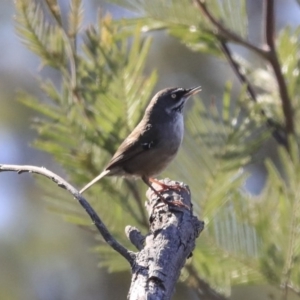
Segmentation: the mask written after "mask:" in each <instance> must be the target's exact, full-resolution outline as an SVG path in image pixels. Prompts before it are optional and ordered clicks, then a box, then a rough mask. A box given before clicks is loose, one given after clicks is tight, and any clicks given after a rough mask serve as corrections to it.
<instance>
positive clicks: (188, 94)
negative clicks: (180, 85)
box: [184, 85, 202, 99]
mask: <svg viewBox="0 0 300 300" xmlns="http://www.w3.org/2000/svg"><path fill="white" fill-rule="evenodd" d="M201 90H202V89H201V86H200V85H199V86H196V87H193V88H191V89H187V90H186V94H185V95H184V98H186V99H187V98H189V97H191V96H193V95H195V94H197V93H199V92H200V91H201Z"/></svg>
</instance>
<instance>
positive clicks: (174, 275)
mask: <svg viewBox="0 0 300 300" xmlns="http://www.w3.org/2000/svg"><path fill="white" fill-rule="evenodd" d="M161 182H163V183H165V184H168V185H174V184H178V182H174V181H170V180H168V179H165V180H161ZM180 185H181V186H183V187H184V188H185V189H186V190H184V189H181V190H169V191H166V192H164V194H163V195H164V197H168V200H169V201H170V202H169V204H165V203H163V202H162V201H161V200H160V199H159V198H158V197H157V195H156V194H155V193H153V191H152V190H150V189H149V190H148V191H147V198H148V201H147V203H146V208H147V211H148V214H149V222H150V232H149V234H148V235H147V236H146V237H144V236H142V235H141V233H140V232H139V231H138V229H136V228H134V227H130V226H128V227H127V228H126V233H127V236H128V238H129V239H130V241H131V242H132V243H133V244H134V245H135V246H136V247H137V248H138V250H140V251H139V252H138V253H137V254H136V258H135V261H134V263H133V265H132V281H131V287H130V290H129V294H128V299H130V300H144V299H147V300H152V299H153V300H154V299H155V300H160V299H163V300H167V299H171V297H172V295H173V293H174V291H175V284H176V282H177V280H178V278H179V275H180V271H181V269H182V268H183V266H184V264H185V261H186V259H187V258H188V257H189V256H191V254H192V251H193V249H194V248H195V241H196V238H197V237H198V236H199V234H200V232H201V231H202V230H203V228H204V223H203V222H202V221H199V220H198V219H197V217H195V216H194V215H193V209H192V204H191V195H190V193H189V190H188V187H187V186H186V185H183V184H180ZM154 187H155V185H154ZM156 188H157V189H158V186H156ZM178 200H179V201H182V202H183V203H184V204H185V205H186V206H188V207H190V209H187V208H185V207H178V206H175V205H172V201H178Z"/></svg>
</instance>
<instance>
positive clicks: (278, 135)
mask: <svg viewBox="0 0 300 300" xmlns="http://www.w3.org/2000/svg"><path fill="white" fill-rule="evenodd" d="M220 46H221V50H222V51H223V53H224V55H225V57H226V59H227V61H228V63H229V65H230V66H231V68H232V70H233V71H234V73H235V74H236V76H237V78H238V79H239V80H240V82H241V83H242V84H245V85H246V88H247V92H248V93H249V95H250V97H251V99H252V100H253V101H254V102H257V96H256V93H255V91H254V88H253V87H252V85H251V83H250V82H249V80H248V78H247V77H246V76H245V75H244V74H243V73H242V72H241V69H240V65H239V64H238V63H237V62H236V61H235V60H234V59H233V57H232V53H231V51H230V49H229V48H228V45H227V43H226V42H225V41H220ZM260 113H261V115H262V116H263V117H264V118H266V123H267V126H268V127H269V128H270V129H271V131H272V135H273V137H274V139H275V140H276V141H277V143H278V144H280V145H283V146H285V147H287V145H288V141H287V136H286V134H285V130H284V128H282V126H281V124H278V123H277V122H275V121H274V120H272V119H271V118H269V117H268V116H267V115H266V113H265V111H264V110H263V109H261V110H260Z"/></svg>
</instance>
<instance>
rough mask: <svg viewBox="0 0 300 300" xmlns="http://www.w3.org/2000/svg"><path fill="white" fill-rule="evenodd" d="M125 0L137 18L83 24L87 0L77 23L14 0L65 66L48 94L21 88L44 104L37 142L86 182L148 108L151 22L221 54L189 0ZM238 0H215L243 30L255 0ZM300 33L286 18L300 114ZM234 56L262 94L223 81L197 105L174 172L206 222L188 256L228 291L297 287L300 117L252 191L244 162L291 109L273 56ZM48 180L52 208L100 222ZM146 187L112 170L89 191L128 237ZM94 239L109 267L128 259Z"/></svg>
mask: <svg viewBox="0 0 300 300" xmlns="http://www.w3.org/2000/svg"><path fill="white" fill-rule="evenodd" d="M115 2H118V3H121V4H122V5H124V6H125V7H127V8H129V9H132V10H134V11H136V12H138V13H139V14H140V15H139V18H136V19H131V20H121V21H113V20H112V18H111V17H110V16H109V15H105V16H102V15H99V17H98V20H97V24H96V25H94V26H90V27H89V28H88V29H87V30H85V31H82V29H81V20H82V17H83V8H82V3H81V1H79V0H73V1H71V5H70V12H69V16H68V27H67V29H65V28H64V27H63V26H62V23H63V22H62V19H63V16H62V14H61V12H60V10H59V6H58V5H57V1H55V0H47V1H46V2H45V3H46V4H47V5H46V8H47V10H45V7H44V6H40V5H38V4H37V3H36V2H35V1H33V0H20V1H17V2H16V9H17V17H16V24H17V31H18V34H19V35H20V37H21V39H22V41H23V42H24V44H25V45H26V46H27V47H28V48H29V49H30V50H32V51H33V52H34V53H36V54H37V55H38V56H39V57H40V59H41V61H42V63H43V65H44V66H47V67H52V68H55V69H56V70H57V72H58V74H59V76H61V81H60V82H61V84H60V85H59V86H57V85H55V84H54V83H53V82H52V81H51V80H46V79H41V80H40V85H41V89H42V91H43V92H44V94H45V96H46V99H45V100H44V101H41V100H40V99H36V98H34V97H33V96H32V95H28V94H25V93H23V92H22V93H20V96H19V99H20V101H22V102H23V103H24V104H25V105H26V106H28V107H31V108H32V109H34V110H35V111H36V112H37V113H38V115H39V118H37V119H36V120H35V122H34V127H35V129H36V130H37V132H38V139H37V141H36V142H35V146H36V147H38V148H39V149H41V150H43V151H46V152H48V153H51V155H53V157H54V158H55V159H56V161H57V162H58V163H59V164H60V165H61V166H62V167H63V169H64V171H65V172H66V173H67V174H68V176H69V177H70V181H71V182H73V183H75V184H77V185H80V186H83V185H84V184H85V183H86V182H88V181H89V180H91V179H92V178H93V177H95V176H96V175H98V174H99V172H100V171H101V170H102V169H103V167H104V165H105V164H106V163H107V161H108V160H109V158H110V157H111V155H112V154H113V153H114V151H115V149H116V147H117V146H118V145H119V144H120V142H121V141H122V140H123V138H124V137H125V136H126V135H127V134H128V133H129V132H130V131H131V130H132V129H133V128H134V126H135V125H136V123H137V122H138V120H139V119H140V118H141V114H142V113H143V110H144V107H145V105H146V103H147V102H148V101H149V99H150V97H151V95H152V94H153V92H154V91H153V89H154V86H155V84H156V82H157V76H156V72H155V71H153V72H152V73H151V74H149V75H148V76H145V75H144V66H145V63H146V60H147V56H148V52H149V48H150V43H151V40H150V39H149V38H144V37H143V36H142V33H141V32H145V31H148V32H151V31H154V30H162V29H164V30H166V31H167V32H168V33H169V34H170V35H172V36H174V37H176V38H178V39H179V40H180V41H181V42H182V43H183V44H184V45H186V46H187V47H190V48H192V49H193V50H195V51H201V52H206V53H209V54H210V55H214V56H216V57H220V56H221V51H220V49H219V47H218V43H219V42H220V40H219V36H218V35H216V34H215V31H214V29H213V27H212V25H211V24H210V23H209V22H208V21H207V20H206V19H205V18H203V16H201V14H200V13H199V11H198V10H196V9H195V7H193V6H192V5H191V4H190V1H187V0H184V1H175V0H174V1H158V0H157V1H156V0H155V1H151V4H150V2H149V1H115ZM236 3H237V2H236V1H233V0H227V1H209V4H208V5H209V9H210V10H211V11H212V12H214V16H215V17H216V18H217V19H218V20H220V21H222V24H224V25H225V26H227V28H228V29H230V30H231V31H234V33H236V34H240V36H242V37H245V36H246V35H247V16H246V12H245V1H240V2H239V5H236ZM236 28H239V31H238V32H235V30H236ZM298 35H299V29H296V30H294V31H292V30H291V29H289V28H287V29H284V30H283V31H282V32H281V33H280V35H279V37H278V39H277V47H278V49H277V51H278V55H279V59H280V61H281V62H282V63H283V64H282V70H283V74H284V76H285V80H286V82H287V83H288V89H289V94H290V96H291V98H292V101H293V107H294V109H295V116H296V117H297V116H298V111H299V109H298V105H299V104H298V103H299V101H298V97H299V96H298V94H299V91H298V89H299V82H298V81H299V76H298V75H299V74H298V68H299V55H298V53H299V50H300V49H299V42H298V39H297V36H298ZM78 37H80V38H78ZM234 58H235V61H236V62H237V63H238V64H239V66H240V68H241V73H242V74H244V75H246V76H248V78H250V80H251V83H252V84H253V85H255V86H257V87H258V88H259V89H260V90H261V93H260V95H259V96H258V97H257V98H258V99H257V100H258V102H256V103H254V102H251V100H250V98H249V95H248V93H247V87H246V86H242V88H241V92H240V94H239V96H238V97H234V93H233V89H232V84H231V83H230V82H227V83H226V84H225V88H224V93H223V97H222V99H218V98H216V99H213V100H212V101H211V103H210V105H208V106H205V105H204V104H203V103H202V102H200V101H195V102H194V104H193V105H192V106H191V107H189V109H188V114H189V118H187V120H186V135H185V140H184V144H183V148H182V150H181V152H180V154H179V155H178V157H177V159H176V162H175V163H174V164H173V165H172V166H171V167H170V168H169V174H170V177H172V178H173V179H175V178H176V179H177V178H178V179H179V178H180V180H184V181H185V182H187V183H188V184H189V186H190V187H191V190H192V192H193V195H194V200H193V203H194V209H195V211H196V212H197V213H198V214H199V215H200V216H201V217H202V218H203V219H204V221H205V223H206V230H205V232H204V233H203V234H202V235H201V238H200V241H199V243H198V245H197V247H196V249H195V251H194V253H193V258H192V259H191V260H190V261H189V262H188V265H189V264H190V265H192V266H193V268H194V269H195V270H196V273H197V275H196V276H199V277H200V278H202V279H204V280H205V281H206V282H208V283H209V284H210V286H212V287H213V288H215V289H216V290H217V291H221V292H222V293H224V294H229V293H230V289H231V287H232V285H235V284H251V283H260V284H261V283H268V284H271V285H274V286H276V287H278V288H279V287H284V288H287V287H291V286H293V287H294V288H295V290H299V289H300V273H299V270H298V269H299V268H297V267H296V266H297V263H298V261H299V255H300V253H299V251H300V250H299V249H300V238H299V234H298V231H299V230H298V225H297V224H299V221H300V220H299V217H300V216H299V200H300V198H299V195H300V191H299V179H300V178H299V174H300V162H299V149H298V147H299V145H298V143H299V141H298V140H297V135H299V125H296V134H295V136H293V137H291V138H290V147H289V148H280V149H279V156H280V163H279V164H275V163H274V162H272V161H271V160H267V161H266V168H267V170H268V174H269V176H268V179H267V183H266V185H265V188H264V190H263V191H262V192H261V193H260V195H258V196H253V195H249V194H248V193H247V192H246V191H245V190H244V182H245V179H246V178H247V176H248V173H247V171H246V168H247V165H248V164H249V163H255V162H256V160H257V159H258V158H257V157H258V156H257V154H256V153H257V150H258V149H260V148H262V147H263V146H264V145H265V144H264V143H265V140H266V139H267V138H268V137H269V136H270V132H269V131H268V130H267V129H266V126H265V125H264V124H265V122H266V116H267V117H270V118H272V119H273V120H275V121H276V122H279V123H280V124H281V123H283V118H284V116H283V113H282V102H281V99H280V95H279V93H278V91H277V89H275V88H274V86H276V85H277V82H276V78H275V76H274V74H273V72H270V69H269V68H267V67H266V66H265V65H262V66H259V67H255V66H254V65H253V64H250V63H249V62H247V61H246V60H245V59H240V58H239V57H238V58H237V56H236V55H234ZM235 98H237V99H235ZM198 100H199V99H198ZM262 109H263V110H264V111H265V113H266V114H265V115H262V114H261V110H262ZM41 184H42V185H43V187H44V188H45V190H46V191H48V196H47V201H48V203H49V207H50V209H51V210H53V211H55V212H56V213H59V214H61V215H62V216H63V217H64V218H65V220H67V221H68V222H72V223H74V224H77V225H80V226H83V227H87V228H89V229H91V228H92V226H91V224H90V222H89V220H88V218H87V216H86V215H85V214H84V213H83V212H82V210H81V208H79V207H78V205H77V203H76V202H75V201H74V200H73V199H70V197H69V196H68V195H66V194H65V193H63V192H60V191H56V190H55V191H54V190H53V187H49V186H48V184H47V183H45V180H41ZM142 189H143V187H142V186H140V185H139V183H136V182H130V181H127V180H120V181H119V180H114V179H106V178H104V179H103V183H102V184H99V185H95V186H93V189H91V190H90V191H89V194H88V199H89V200H90V203H91V205H92V206H93V207H94V208H95V209H96V210H97V211H98V212H99V215H100V217H101V218H103V220H104V222H105V223H106V224H107V227H108V228H109V229H110V230H111V231H112V233H113V234H114V235H115V236H116V237H117V238H118V239H119V240H120V241H121V242H122V243H124V244H127V245H128V244H129V243H128V242H127V241H126V240H125V238H124V234H123V228H124V227H125V226H126V225H127V224H131V225H137V226H139V228H141V227H143V226H146V225H147V217H146V216H145V211H144V209H143V194H142ZM108 199H109V200H108ZM144 229H145V228H144ZM128 246H129V247H130V245H128ZM95 251H97V253H99V254H100V260H101V262H100V265H101V266H105V267H107V268H108V269H109V270H111V271H120V270H124V269H125V268H127V266H126V265H125V264H124V261H123V260H122V258H120V257H119V256H118V255H117V254H116V253H115V252H114V251H112V250H111V249H110V247H108V246H107V245H106V244H105V243H103V242H102V241H100V242H99V246H98V247H97V248H96V249H95ZM186 272H187V273H189V266H188V267H187V269H186ZM193 276H195V274H194V275H193ZM188 282H189V281H188Z"/></svg>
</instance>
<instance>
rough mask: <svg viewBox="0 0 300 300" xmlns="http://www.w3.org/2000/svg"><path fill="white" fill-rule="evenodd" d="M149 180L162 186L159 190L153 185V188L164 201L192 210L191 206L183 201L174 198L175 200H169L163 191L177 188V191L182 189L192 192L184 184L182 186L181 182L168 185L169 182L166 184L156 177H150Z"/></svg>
mask: <svg viewBox="0 0 300 300" xmlns="http://www.w3.org/2000/svg"><path fill="white" fill-rule="evenodd" d="M149 181H150V182H152V183H155V184H157V185H159V186H160V187H161V188H160V189H159V190H156V189H154V188H153V187H152V186H151V188H152V190H153V191H154V192H155V193H156V195H157V196H159V198H160V199H161V201H162V202H163V203H166V204H168V205H169V204H170V205H174V206H177V207H183V208H186V209H188V210H190V209H191V208H190V207H189V206H188V205H186V204H184V203H183V202H182V201H180V200H173V201H168V200H167V199H166V198H165V197H164V196H163V195H162V194H161V193H162V192H164V191H168V190H176V191H182V190H184V191H185V192H187V193H190V191H189V190H188V189H187V188H185V187H184V186H181V185H179V184H172V185H167V184H164V183H162V182H160V181H158V180H157V179H155V178H149Z"/></svg>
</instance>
